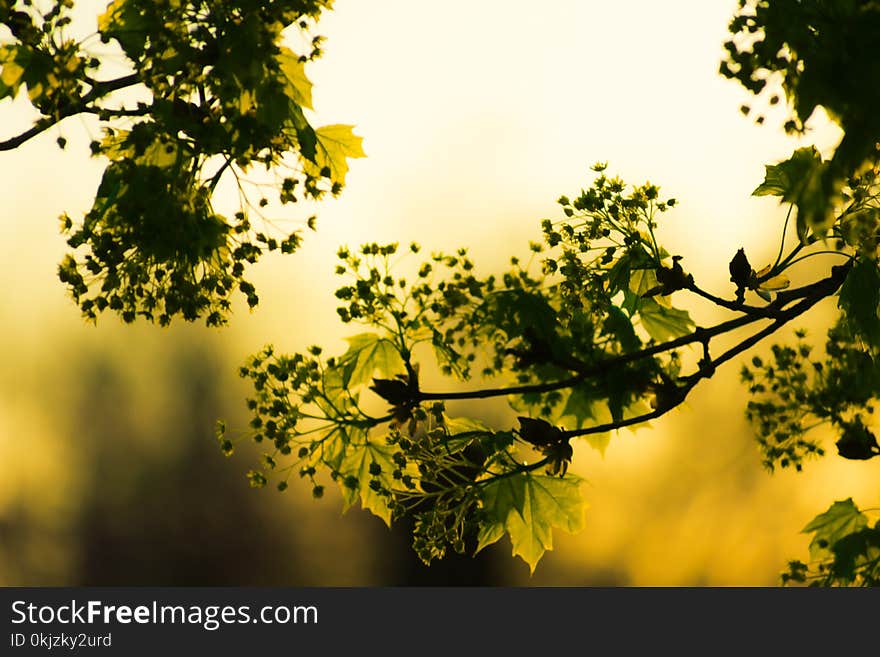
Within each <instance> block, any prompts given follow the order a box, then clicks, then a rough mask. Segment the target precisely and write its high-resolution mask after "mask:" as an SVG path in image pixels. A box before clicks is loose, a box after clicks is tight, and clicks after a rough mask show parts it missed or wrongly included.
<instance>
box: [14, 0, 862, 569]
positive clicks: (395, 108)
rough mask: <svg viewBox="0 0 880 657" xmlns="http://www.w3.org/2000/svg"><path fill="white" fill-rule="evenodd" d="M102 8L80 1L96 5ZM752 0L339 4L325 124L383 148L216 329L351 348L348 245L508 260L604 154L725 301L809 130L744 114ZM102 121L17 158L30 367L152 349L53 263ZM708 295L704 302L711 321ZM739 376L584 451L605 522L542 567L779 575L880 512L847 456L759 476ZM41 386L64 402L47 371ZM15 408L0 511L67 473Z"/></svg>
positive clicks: (44, 437) (317, 77) (828, 136)
mask: <svg viewBox="0 0 880 657" xmlns="http://www.w3.org/2000/svg"><path fill="white" fill-rule="evenodd" d="M103 4H104V3H102V2H100V1H91V2H83V3H82V6H83V10H82V11H83V15H84V16H85V15H88V14H89V10H90V8H94V7H99V6H101V5H103ZM735 4H736V3H735V2H722V1H712V2H707V1H705V0H670V1H667V2H654V1H651V0H617V1H615V2H608V1H594V0H548V1H547V2H541V3H536V2H533V1H531V2H526V1H521V0H479V1H475V0H448V1H446V2H413V1H412V0H371V1H370V2H364V1H363V0H337V2H336V6H335V11H334V12H332V13H330V14H329V15H327V16H326V18H325V19H323V20H322V22H321V25H320V29H319V32H320V33H321V34H324V35H325V36H327V37H328V41H327V44H326V54H325V56H324V57H323V58H322V59H321V60H319V61H318V62H316V63H314V64H312V65H310V68H309V75H310V77H311V78H312V81H313V82H314V84H315V89H314V105H315V108H316V112H315V115H314V119H315V122H316V123H317V124H319V125H320V124H329V123H351V124H355V125H356V132H357V133H358V134H359V135H361V136H363V137H364V149H365V150H366V152H367V155H368V157H367V158H366V159H362V160H357V161H354V162H352V163H351V172H350V174H349V179H348V185H347V187H346V189H345V190H344V192H343V194H342V196H341V197H340V198H339V199H336V200H331V201H328V202H326V203H323V204H321V205H320V206H319V208H318V212H319V222H318V231H317V233H314V234H312V233H309V234H307V235H306V242H305V245H304V246H303V248H302V250H301V251H300V252H299V253H297V254H295V255H293V256H289V257H288V256H285V257H267V258H265V259H264V260H263V261H262V262H261V263H260V264H259V265H258V266H257V267H256V269H255V270H254V273H253V280H254V282H255V283H256V284H257V289H258V290H259V291H260V292H261V295H260V296H261V304H260V306H259V307H258V309H257V310H256V311H255V312H253V313H248V312H247V311H246V310H245V309H243V308H242V307H241V306H239V309H238V312H237V314H236V315H235V316H234V317H233V319H232V327H231V328H229V329H224V330H223V331H222V332H221V335H220V337H219V338H215V337H212V338H211V340H217V341H219V342H222V343H223V344H224V348H225V349H227V350H229V351H231V352H233V353H234V354H236V358H237V357H239V356H240V357H244V355H245V354H247V353H250V352H252V351H255V350H257V349H258V348H259V347H260V346H261V345H262V344H264V343H265V342H275V343H276V344H277V345H278V347H279V348H281V349H285V350H289V351H295V350H301V349H302V348H303V347H304V346H305V345H307V344H311V343H313V342H321V343H322V344H325V345H327V346H329V347H330V348H331V349H334V350H335V349H341V348H343V343H342V342H341V337H342V336H344V335H346V334H347V333H350V332H352V331H351V330H350V327H348V328H346V327H344V326H341V325H340V324H338V322H337V321H336V314H335V312H334V310H333V308H334V303H333V301H334V299H333V298H332V291H333V289H335V285H336V282H337V281H336V279H335V277H334V276H333V273H332V271H333V264H334V263H333V254H334V253H335V251H336V249H337V248H338V246H339V245H340V244H351V245H357V244H360V243H361V242H364V241H374V240H375V241H380V242H381V241H400V242H401V243H407V242H409V241H411V240H417V241H419V242H420V243H422V244H423V245H424V246H425V247H428V248H429V249H430V250H450V249H454V248H457V247H458V246H461V245H465V246H469V247H470V250H471V252H472V254H473V255H474V257H475V260H476V262H477V265H478V268H479V269H480V270H481V271H484V272H490V271H492V270H497V269H498V268H500V267H503V266H504V264H505V262H506V261H507V259H508V257H509V256H510V255H512V254H522V253H525V251H526V247H527V241H528V240H529V239H537V238H538V237H539V231H538V223H539V221H540V219H542V218H544V217H553V218H557V217H558V213H557V211H556V210H557V206H556V205H555V199H556V198H558V197H559V196H560V195H561V194H568V195H572V194H576V193H577V192H578V190H579V189H580V188H581V187H582V186H587V185H589V182H590V173H591V172H590V171H589V166H590V165H591V164H592V163H594V162H596V161H609V163H610V167H609V169H610V172H611V173H616V174H620V175H621V176H622V177H623V178H624V179H626V180H629V181H631V182H635V183H640V182H643V181H644V180H650V181H651V182H653V183H655V184H658V185H660V186H661V188H662V189H663V194H664V195H666V196H674V197H675V198H676V199H677V200H678V201H679V204H678V206H677V207H676V209H675V211H674V212H669V213H667V214H666V215H664V218H663V219H664V224H663V225H661V227H660V231H659V238H660V241H661V242H663V243H664V244H665V245H666V247H667V249H668V250H669V251H671V252H672V253H678V254H681V255H683V256H684V261H683V264H684V266H685V267H686V268H687V269H688V270H689V271H690V272H692V273H693V274H694V275H695V277H696V278H697V280H698V281H700V282H701V283H702V284H703V286H704V287H706V288H709V289H713V290H715V291H718V292H719V293H721V294H724V295H729V294H730V290H729V286H730V284H729V282H728V276H729V274H728V273H727V262H728V261H729V259H730V257H731V256H732V255H733V254H734V253H735V251H736V249H738V248H739V247H741V246H744V247H746V250H747V251H748V252H749V253H750V254H751V253H754V254H756V256H757V257H756V258H755V260H760V258H761V257H762V256H766V257H767V258H768V259H769V258H770V257H771V256H770V253H771V252H772V251H774V249H775V248H776V246H777V244H778V242H777V241H776V240H777V235H778V228H777V226H778V222H780V221H781V218H782V217H783V216H784V213H783V212H782V211H781V210H780V209H779V208H778V206H777V205H776V204H775V201H773V200H770V199H766V198H763V199H755V198H750V196H749V194H750V193H751V191H752V189H754V187H755V186H756V185H757V184H758V183H760V181H761V179H762V177H763V165H764V164H765V163H770V162H775V161H778V160H781V159H784V158H785V157H787V156H788V155H789V154H790V152H791V150H792V149H793V148H794V147H796V146H797V145H798V143H799V142H796V141H795V140H793V139H792V138H788V137H786V136H784V135H783V134H782V131H781V129H780V122H779V121H778V120H775V119H778V116H777V117H774V116H773V115H768V121H767V123H766V124H765V126H763V127H759V126H756V125H754V124H753V123H752V122H751V121H750V120H749V119H746V118H744V117H743V116H742V114H741V113H740V111H739V106H740V105H741V104H742V103H743V102H744V101H746V100H747V98H746V94H745V93H744V92H743V91H742V90H740V88H739V87H737V86H736V85H735V84H734V83H732V82H729V81H726V80H724V79H723V78H721V77H720V76H719V75H718V74H717V70H718V63H719V59H720V55H721V52H722V48H721V44H722V42H723V41H724V40H725V35H726V26H727V21H728V19H729V16H730V15H731V14H732V11H733V9H734V7H735ZM242 56H247V55H246V53H243V54H242ZM0 116H2V117H3V118H2V120H0V126H2V127H0V131H2V135H0V136H6V135H8V134H12V133H14V132H15V126H25V125H26V123H24V121H26V119H27V116H28V114H27V111H26V107H25V106H24V104H23V103H20V102H17V103H16V104H15V105H14V106H12V105H11V104H10V103H9V102H8V101H4V102H3V103H2V104H0ZM17 121H18V123H16V122H17ZM89 129H90V128H89V126H88V125H87V124H85V123H83V122H82V121H80V120H79V119H68V120H67V121H66V122H65V123H64V124H63V125H62V127H61V128H60V129H53V130H50V131H48V132H47V133H46V134H44V135H43V136H42V137H40V138H39V139H36V140H34V141H33V142H31V143H28V144H27V145H26V146H24V147H22V148H21V149H19V150H18V151H14V152H7V153H0V181H2V182H0V190H2V198H3V205H2V208H0V281H2V285H3V290H4V294H3V295H2V296H0V322H2V324H0V341H2V342H5V343H6V344H7V345H12V346H14V351H15V352H16V360H15V362H16V363H18V365H17V367H26V363H27V362H28V358H30V357H33V358H34V359H35V360H41V361H42V362H45V349H46V346H47V345H59V344H63V343H67V342H69V343H73V342H76V341H77V340H80V341H82V342H83V343H85V344H89V345H93V346H95V347H96V348H99V347H100V343H101V342H102V340H104V338H105V337H106V336H111V335H112V336H114V339H116V340H120V339H121V340H123V341H125V342H127V343H128V345H129V347H135V348H136V346H137V341H138V340H142V339H143V340H148V341H154V340H156V337H155V335H154V332H155V333H162V331H161V330H160V329H159V328H149V327H147V328H145V327H137V328H134V329H130V328H125V327H120V325H119V322H118V321H117V320H115V319H114V318H111V317H109V316H108V317H105V318H102V319H101V320H100V321H99V325H98V327H97V328H95V327H92V326H89V325H86V324H84V323H83V322H82V321H81V320H79V317H78V314H77V309H76V308H75V306H74V305H73V304H72V303H71V302H70V301H69V300H68V299H67V298H66V296H65V293H64V290H63V288H62V285H61V284H60V283H59V282H58V280H57V278H56V276H55V266H56V264H57V262H58V261H59V260H60V257H61V255H62V254H63V253H64V251H65V249H64V243H63V239H62V238H61V236H60V235H59V232H58V222H57V219H56V218H57V216H58V214H60V213H61V212H62V211H65V210H66V211H69V212H71V214H75V213H76V212H77V211H80V212H81V211H83V210H85V209H87V208H88V207H89V205H90V201H91V199H92V197H93V194H94V191H95V188H96V185H97V182H98V180H99V177H100V172H101V167H100V165H99V163H98V162H95V161H91V160H90V159H89V158H88V156H87V147H86V146H87V143H88V140H89V136H88V131H89ZM59 134H63V135H64V136H65V137H66V138H67V139H68V142H69V145H68V147H67V150H66V151H65V152H63V153H62V152H60V151H59V150H58V149H57V147H56V146H55V145H54V141H55V138H56V137H57V136H58V135H59ZM837 138H838V134H837V132H836V131H835V130H834V129H833V127H831V126H829V125H827V123H823V122H821V121H818V122H817V123H816V130H815V132H813V133H812V134H810V135H808V138H807V141H811V142H815V143H817V144H818V145H819V146H820V147H821V148H823V149H827V148H828V147H833V145H834V143H835V140H836V139H837ZM285 212H288V210H285ZM291 216H294V217H295V216H296V215H295V214H294V215H291ZM304 216H305V215H303V217H300V218H304ZM768 228H769V229H770V230H769V232H768ZM754 264H756V265H757V264H758V263H757V262H755V263H754ZM761 264H763V263H761ZM695 308H696V311H695V316H697V318H698V319H700V318H707V317H711V315H710V314H708V312H709V311H708V310H707V309H706V308H705V307H704V306H695ZM701 313H703V314H702V315H701ZM198 331H206V329H198V330H197V329H193V332H194V333H195V334H197V335H198V334H199V333H198ZM166 333H167V332H166ZM62 334H63V341H62V340H61V339H60V338H59V336H60V335H62ZM120 336H122V337H120ZM45 367H47V368H48V367H49V366H48V365H45ZM737 369H738V368H737V366H736V365H730V366H729V367H728V369H726V370H725V371H724V372H722V373H721V374H719V375H718V376H717V377H716V378H715V379H713V380H712V381H710V382H708V383H707V384H706V385H705V386H703V387H702V389H700V390H698V391H697V393H695V394H694V396H693V400H692V401H690V402H689V404H688V406H687V408H686V409H685V410H684V411H680V412H677V413H675V415H674V416H673V417H670V418H668V419H664V420H663V421H661V422H657V423H656V424H655V429H654V430H642V431H640V432H638V433H637V434H634V433H632V432H623V433H622V434H621V435H620V437H619V439H615V440H614V441H612V445H611V446H610V447H609V449H608V451H607V452H606V454H605V456H604V458H603V457H600V456H599V455H598V454H596V453H595V452H592V451H591V450H590V449H589V448H588V446H587V445H585V444H584V445H581V446H580V447H579V450H578V454H577V456H576V460H575V469H576V470H577V471H578V472H579V473H580V474H582V475H583V476H584V477H585V478H586V479H587V480H588V482H589V484H588V485H587V487H586V488H585V491H584V492H585V494H586V496H587V498H588V500H589V503H590V507H591V508H590V509H589V510H588V516H587V525H586V529H585V531H584V532H583V533H582V534H581V535H578V536H574V537H568V536H565V535H559V536H558V540H557V550H556V551H555V552H553V553H550V554H548V555H547V556H545V561H544V563H542V564H541V566H539V568H538V574H537V575H536V576H535V577H536V579H534V580H532V581H533V582H537V583H540V582H547V583H580V582H589V581H597V578H599V579H601V577H602V576H606V577H609V578H613V577H623V578H624V579H626V580H627V581H630V582H632V583H636V584H682V583H684V584H687V583H721V584H737V583H744V584H754V583H770V584H773V583H775V581H776V580H775V577H776V574H777V572H778V571H779V570H781V568H782V567H783V566H784V563H785V559H787V558H788V557H795V556H801V557H803V556H805V554H806V541H805V537H803V536H798V534H797V532H798V531H799V530H800V529H801V527H802V526H803V525H804V524H806V522H807V521H808V520H809V519H810V518H811V517H812V516H813V515H815V514H816V513H818V512H819V511H822V510H824V509H825V508H827V506H828V505H829V504H830V503H831V502H832V501H833V500H835V499H841V498H845V497H848V496H850V495H855V494H857V493H862V494H863V496H864V497H865V501H864V503H863V504H864V505H865V506H873V505H874V504H873V502H876V497H877V493H878V491H877V489H876V486H874V485H873V484H872V483H871V482H870V478H869V477H868V476H867V474H870V473H866V472H865V470H866V469H865V467H864V466H861V464H855V465H854V464H851V463H838V461H841V460H840V459H836V458H829V459H826V460H825V462H823V463H820V464H816V465H814V466H813V467H812V468H809V471H808V472H807V473H806V474H804V475H800V476H794V475H791V474H789V473H786V474H783V475H775V476H774V477H770V476H769V475H768V474H766V473H765V472H763V471H762V470H761V467H760V463H759V456H758V453H757V449H756V448H755V447H754V445H753V443H752V442H751V438H750V437H749V433H748V432H749V429H748V427H747V426H746V423H745V421H744V419H743V408H744V403H745V400H744V399H743V398H742V397H739V396H738V393H737V391H738V383H737V379H736V372H737ZM50 371H51V370H50V369H47V370H46V373H47V375H48V373H49V372H50ZM17 376H19V374H18V373H17V371H15V370H13V369H12V368H11V367H10V366H7V367H6V368H5V369H0V377H6V381H5V382H4V383H5V386H0V389H12V388H14V385H13V384H12V382H11V379H12V378H13V377H17ZM28 376H31V377H34V378H39V377H40V373H39V372H36V373H35V372H30V373H29V374H28ZM44 392H45V394H46V395H49V396H50V397H51V394H53V392H52V387H51V385H47V386H46V388H45V391H44ZM14 406H15V408H13V404H12V402H10V401H9V400H7V402H5V403H0V510H2V508H3V506H2V505H3V499H4V495H7V497H8V495H10V494H11V493H10V489H11V488H14V487H15V486H25V485H26V483H22V482H25V480H27V481H29V482H31V483H30V484H27V485H35V484H34V482H39V480H40V478H41V477H42V476H43V475H44V474H45V473H47V472H49V471H50V470H52V469H53V468H56V467H57V463H56V461H54V460H53V459H40V458H35V457H34V456H33V453H34V452H33V450H30V451H29V450H28V449H22V448H20V447H14V446H13V444H12V442H13V427H15V429H16V432H17V431H18V430H19V429H20V427H21V426H24V425H25V424H27V426H37V427H39V426H41V424H40V422H41V421H40V417H42V416H41V413H42V412H43V410H44V409H42V407H41V403H40V401H38V400H35V399H24V398H17V399H16V401H15V404H14ZM22 409H27V410H26V411H23V410H22ZM25 416H26V417H27V420H26V421H25V419H22V418H23V417H25ZM31 423H33V424H31ZM44 424H48V425H51V422H48V421H45V422H44ZM34 432H35V435H34V437H33V441H34V445H37V446H39V445H43V446H44V448H45V449H46V450H47V452H46V453H47V454H48V453H49V451H51V450H50V448H51V449H56V450H62V451H63V450H64V449H66V448H67V447H66V446H64V445H61V444H59V443H58V440H57V439H53V437H52V430H51V427H48V428H45V427H44V428H43V429H39V430H34ZM53 441H54V442H53ZM34 449H35V448H34ZM4 454H5V455H6V456H7V457H8V458H6V459H3V458H2V456H3V455H4ZM52 464H55V465H52ZM239 465H240V467H242V468H245V466H246V464H245V463H244V462H241V463H240V464H239ZM4 469H8V472H6V473H4ZM13 470H15V471H21V472H24V473H27V474H26V476H25V475H16V476H12V474H11V473H12V472H13ZM52 471H53V472H54V470H52ZM873 472H874V473H876V472H877V469H876V468H874V469H873ZM4 480H5V485H4ZM242 485H244V484H242ZM872 498H873V499H872ZM857 501H858V499H857ZM334 522H348V520H341V521H340V520H334ZM524 570H525V569H524ZM542 577H543V578H544V579H541V578H542Z"/></svg>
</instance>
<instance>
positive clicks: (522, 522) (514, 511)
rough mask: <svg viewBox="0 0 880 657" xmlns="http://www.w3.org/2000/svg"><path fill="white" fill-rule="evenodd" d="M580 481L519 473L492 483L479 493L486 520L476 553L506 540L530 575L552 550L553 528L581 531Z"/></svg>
mask: <svg viewBox="0 0 880 657" xmlns="http://www.w3.org/2000/svg"><path fill="white" fill-rule="evenodd" d="M581 481H582V480H581V479H580V478H579V477H574V476H571V475H568V476H566V477H551V476H548V475H536V474H531V473H527V472H524V473H519V474H514V475H510V476H507V477H504V478H499V479H496V480H494V481H492V482H490V483H488V484H486V485H485V486H484V488H483V490H482V491H481V502H482V504H483V509H484V511H485V514H486V515H485V517H486V520H485V521H484V524H483V525H482V526H481V528H480V531H479V534H478V537H477V540H478V543H477V552H479V551H480V550H482V549H483V548H484V547H486V546H487V545H491V544H492V543H495V542H496V541H498V540H499V539H500V538H501V537H502V536H503V535H504V534H505V533H507V535H508V536H509V537H510V542H511V544H512V546H513V554H514V556H519V557H520V558H522V560H523V561H525V562H526V563H527V564H528V565H529V570H530V571H531V572H532V573H534V572H535V566H537V564H538V561H539V560H540V559H541V557H542V556H543V554H544V552H546V551H547V550H552V549H553V535H552V529H553V527H558V528H560V529H564V530H565V531H567V532H571V533H574V532H577V531H580V530H581V529H582V528H583V522H584V511H585V509H586V503H585V502H584V501H583V499H582V498H581V495H580V490H579V489H580V485H581Z"/></svg>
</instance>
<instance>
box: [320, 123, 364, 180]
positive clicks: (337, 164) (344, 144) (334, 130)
mask: <svg viewBox="0 0 880 657" xmlns="http://www.w3.org/2000/svg"><path fill="white" fill-rule="evenodd" d="M353 128H354V126H350V125H325V126H323V127H321V128H318V129H317V130H315V140H316V143H315V157H314V161H313V162H308V161H307V162H306V163H305V167H306V170H307V171H308V172H309V173H311V174H312V175H314V176H322V175H323V174H322V172H324V173H326V172H327V171H329V173H330V175H329V176H325V177H329V178H330V180H331V181H332V182H334V183H338V184H340V185H344V184H345V176H346V174H347V173H348V158H358V157H366V156H367V154H366V153H364V149H363V145H362V144H363V138H362V137H358V136H357V135H355V134H354V132H353V131H352V130H353Z"/></svg>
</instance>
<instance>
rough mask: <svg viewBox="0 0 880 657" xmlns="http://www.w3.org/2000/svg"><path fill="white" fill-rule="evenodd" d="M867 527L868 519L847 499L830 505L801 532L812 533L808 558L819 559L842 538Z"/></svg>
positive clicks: (850, 499)
mask: <svg viewBox="0 0 880 657" xmlns="http://www.w3.org/2000/svg"><path fill="white" fill-rule="evenodd" d="M867 526H868V518H867V517H866V516H865V514H863V513H862V512H861V511H859V508H858V507H857V506H856V505H855V503H854V502H853V501H852V498H851V497H849V498H847V499H845V500H839V501H837V502H835V503H834V504H832V505H831V506H830V507H829V508H828V510H827V511H825V512H824V513H820V514H819V515H818V516H816V517H815V518H813V519H812V520H811V521H810V523H809V524H808V525H807V526H806V527H804V528H803V529H802V530H801V531H802V533H804V534H809V533H813V540H812V541H811V542H810V557H811V558H813V559H821V558H823V557H824V556H827V554H828V552H829V550H830V549H831V548H832V547H833V546H834V544H835V543H837V541H839V540H840V539H842V538H843V537H844V536H847V535H849V534H852V533H854V532H858V531H860V530H862V529H864V528H865V527H867Z"/></svg>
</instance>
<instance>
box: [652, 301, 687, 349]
mask: <svg viewBox="0 0 880 657" xmlns="http://www.w3.org/2000/svg"><path fill="white" fill-rule="evenodd" d="M639 319H640V321H641V323H642V326H643V327H644V329H645V330H646V331H647V332H648V335H650V336H651V337H652V338H654V339H655V340H656V341H657V342H665V341H666V340H671V339H674V338H677V337H680V336H682V335H687V334H688V333H690V332H691V331H693V330H694V327H695V324H694V322H693V320H692V319H691V316H690V315H689V314H688V312H687V311H686V310H678V309H676V308H665V307H663V306H661V305H660V304H659V303H657V302H656V301H654V300H653V299H645V300H643V302H642V304H641V306H640V307H639Z"/></svg>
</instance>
